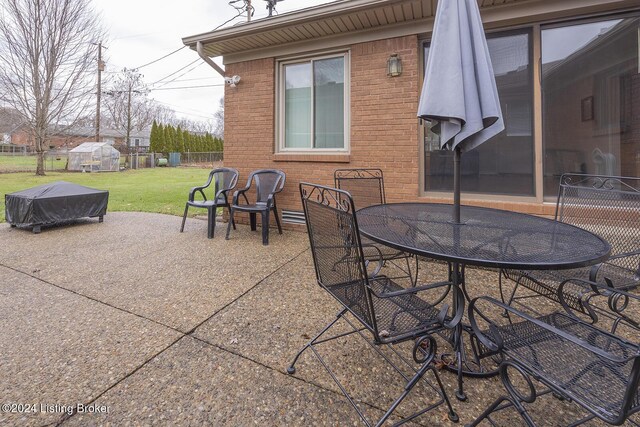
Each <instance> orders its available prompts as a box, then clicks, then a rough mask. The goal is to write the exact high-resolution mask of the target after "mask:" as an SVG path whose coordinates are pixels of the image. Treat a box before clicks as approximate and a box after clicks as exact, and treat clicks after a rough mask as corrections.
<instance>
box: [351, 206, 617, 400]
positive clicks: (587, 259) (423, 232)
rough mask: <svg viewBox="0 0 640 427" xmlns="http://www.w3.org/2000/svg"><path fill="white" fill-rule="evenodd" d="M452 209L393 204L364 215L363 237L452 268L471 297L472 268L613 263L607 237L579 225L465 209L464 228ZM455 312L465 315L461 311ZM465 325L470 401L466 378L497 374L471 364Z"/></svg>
mask: <svg viewBox="0 0 640 427" xmlns="http://www.w3.org/2000/svg"><path fill="white" fill-rule="evenodd" d="M452 209H453V206H452V205H448V204H436V203H390V204H382V205H374V206H369V207H366V208H363V209H360V210H358V212H357V215H358V227H359V229H360V232H361V234H362V235H364V236H366V237H368V238H370V239H371V240H374V241H376V242H379V243H382V244H384V245H388V246H391V247H393V248H396V249H399V250H402V251H406V252H409V253H413V254H416V255H419V256H424V257H427V258H432V259H438V260H443V261H447V262H450V263H451V265H452V268H451V278H450V279H451V281H452V283H453V286H458V287H459V288H460V290H461V291H462V292H463V294H464V295H465V298H466V299H467V301H469V296H468V294H467V291H466V287H465V286H466V284H465V280H464V268H465V266H467V265H472V266H482V267H493V268H509V269H526V270H560V269H567V268H578V267H584V266H589V265H593V264H597V263H599V262H602V261H605V260H606V259H607V258H608V257H609V253H610V251H611V247H610V246H609V243H607V242H606V241H605V240H604V239H602V238H601V237H599V236H597V235H595V234H592V233H590V232H588V231H586V230H583V229H581V228H578V227H575V226H573V225H569V224H565V223H562V222H558V221H554V220H551V219H547V218H542V217H537V216H533V215H527V214H521V213H517V212H510V211H504V210H498V209H491V208H482V207H474V206H462V207H461V211H460V223H455V222H454V221H453V215H452ZM453 309H454V310H456V311H458V310H464V307H456V304H455V299H454V307H453ZM463 332H466V333H469V334H470V333H471V329H470V328H469V327H468V326H466V325H460V326H459V327H458V329H457V330H456V331H454V334H453V337H452V339H451V341H452V345H453V347H454V351H455V352H456V356H457V357H456V359H457V366H453V367H452V368H453V369H455V370H456V371H457V372H458V390H457V391H456V396H457V397H458V399H460V400H464V399H466V396H465V394H464V390H463V381H462V375H463V374H466V375H472V376H490V375H493V374H495V373H496V372H497V371H496V370H493V369H486V368H485V367H482V366H481V365H480V363H479V362H476V361H474V360H467V357H466V356H465V350H464V346H463V344H462V340H463Z"/></svg>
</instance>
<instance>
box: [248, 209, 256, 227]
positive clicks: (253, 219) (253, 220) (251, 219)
mask: <svg viewBox="0 0 640 427" xmlns="http://www.w3.org/2000/svg"><path fill="white" fill-rule="evenodd" d="M249 223H250V225H251V231H256V213H255V212H251V213H250V214H249Z"/></svg>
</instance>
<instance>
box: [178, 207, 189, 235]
mask: <svg viewBox="0 0 640 427" xmlns="http://www.w3.org/2000/svg"><path fill="white" fill-rule="evenodd" d="M187 212H189V203H186V204H185V205H184V215H183V216H182V227H180V232H181V233H182V232H183V231H184V223H185V222H186V221H187Z"/></svg>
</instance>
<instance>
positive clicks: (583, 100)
mask: <svg viewBox="0 0 640 427" xmlns="http://www.w3.org/2000/svg"><path fill="white" fill-rule="evenodd" d="M639 22H640V19H639V18H638V16H631V17H626V18H619V19H607V20H600V21H596V22H593V21H591V22H584V23H579V24H575V25H569V26H563V27H557V28H550V27H548V28H544V29H543V31H542V96H543V98H542V102H543V111H542V113H543V147H544V196H545V198H546V199H554V198H555V197H556V195H557V192H558V183H559V179H560V175H561V174H563V173H567V172H578V173H590V174H603V175H623V176H638V175H639V173H640V74H638V73H639V71H640V70H639V69H638V67H639V63H638V48H639V47H638V39H639V37H640V29H639V28H640V27H639Z"/></svg>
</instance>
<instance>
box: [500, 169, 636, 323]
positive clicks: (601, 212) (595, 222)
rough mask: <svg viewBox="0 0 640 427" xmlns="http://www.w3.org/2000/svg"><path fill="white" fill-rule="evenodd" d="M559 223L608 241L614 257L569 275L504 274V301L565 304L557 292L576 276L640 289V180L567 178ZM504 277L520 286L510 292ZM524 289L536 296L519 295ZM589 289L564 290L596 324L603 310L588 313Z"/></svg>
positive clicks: (560, 199)
mask: <svg viewBox="0 0 640 427" xmlns="http://www.w3.org/2000/svg"><path fill="white" fill-rule="evenodd" d="M555 218H556V220H557V221H561V222H564V223H568V224H572V225H575V226H577V227H580V228H584V229H586V230H589V231H591V232H593V233H595V234H598V235H599V236H600V237H602V238H604V239H605V240H607V242H609V244H610V245H611V258H609V260H607V261H606V262H603V263H601V264H597V265H595V266H593V267H584V268H579V269H570V270H560V271H525V270H502V271H501V274H500V292H501V297H502V301H503V302H506V303H507V304H508V305H512V303H513V302H514V301H516V302H518V301H519V300H522V299H526V298H531V297H540V296H542V297H545V298H548V299H551V300H554V301H556V302H560V299H559V298H560V297H559V295H558V287H559V285H560V283H562V282H563V281H564V280H566V279H568V278H571V277H577V278H580V279H585V280H590V281H593V282H597V283H600V284H601V285H606V286H609V287H613V288H616V289H620V290H625V291H629V290H633V289H634V288H637V287H638V286H640V178H635V177H634V178H631V177H611V176H602V175H584V174H565V175H563V176H562V177H561V179H560V190H559V192H558V201H557V204H556V216H555ZM505 278H506V279H510V280H512V281H513V282H515V286H514V287H513V289H512V290H511V292H506V291H505V283H504V279H505ZM521 287H522V288H526V289H528V290H530V291H532V292H531V293H528V294H523V295H520V296H518V295H517V292H518V290H519V289H520V288H521ZM589 290H590V289H582V290H581V289H580V288H579V287H571V288H565V292H566V291H571V292H573V293H572V294H570V295H565V296H564V300H565V302H566V304H568V305H570V306H571V308H572V309H574V310H579V311H582V312H583V313H585V314H589V315H591V316H592V321H593V322H595V321H597V319H598V316H597V314H596V311H598V310H594V311H589V312H588V310H589V305H588V301H587V300H586V299H585V298H588V297H589V296H590V295H591V293H590V292H589ZM507 295H508V296H507ZM529 306H531V304H529ZM599 312H600V313H601V314H603V315H606V313H605V312H602V311H599Z"/></svg>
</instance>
